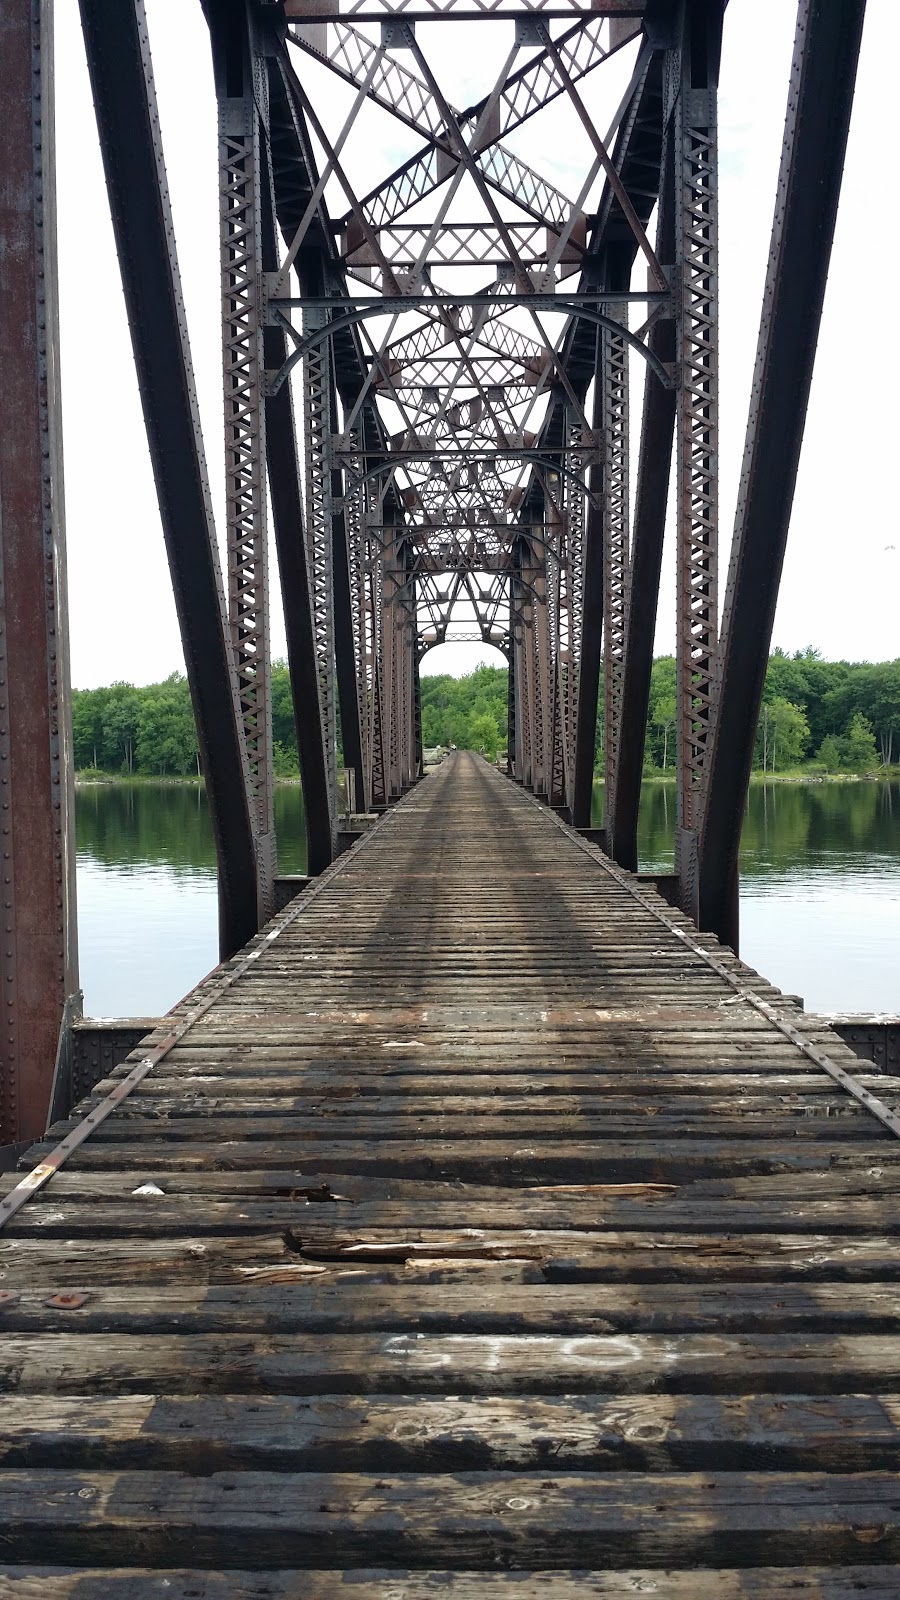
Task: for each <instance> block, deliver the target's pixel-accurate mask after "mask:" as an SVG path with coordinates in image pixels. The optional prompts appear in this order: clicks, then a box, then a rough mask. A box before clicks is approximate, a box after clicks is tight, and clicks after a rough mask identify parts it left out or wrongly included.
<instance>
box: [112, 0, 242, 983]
mask: <svg viewBox="0 0 900 1600" xmlns="http://www.w3.org/2000/svg"><path fill="white" fill-rule="evenodd" d="M80 4H81V21H82V28H83V31H84V39H85V46H86V50H87V60H88V70H89V73H90V79H91V88H92V90H93V96H94V107H95V110H96V113H97V125H98V128H99V132H100V147H101V151H102V155H103V166H104V171H105V173H106V186H107V190H108V192H109V202H110V211H111V213H112V223H113V231H114V233H115V238H116V247H117V250H118V256H119V266H120V268H121V272H122V284H123V288H124V292H125V306H126V310H127V313H128V322H129V326H130V328H131V340H132V347H133V350H134V359H135V366H136V368H137V377H138V386H139V389H140V394H141V403H142V406H143V411H144V422H145V426H146V429H147V441H148V444H149V448H150V459H151V463H152V466H153V475H154V478H155V481H156V491H157V495H158V497H159V507H160V515H161V519H162V528H163V536H164V538H165V543H166V551H167V554H168V558H169V570H170V572H171V575H172V587H173V590H174V595H175V606H176V610H177V612H178V622H179V626H180V629H181V642H182V646H183V649H184V658H185V665H186V668H187V677H188V683H189V685H190V690H191V700H192V702H193V706H194V716H195V719H196V723H197V737H198V741H199V745H200V753H201V759H202V762H203V772H204V776H205V779H206V790H207V795H208V799H209V810H210V817H211V820H212V826H213V834H214V838H215V843H216V856H217V861H218V872H219V948H220V951H221V953H222V955H223V956H228V955H231V954H233V953H234V951H235V950H238V949H240V947H241V946H242V945H244V944H246V942H247V940H248V939H249V938H251V937H252V935H253V934H254V933H255V932H256V930H257V928H258V927H259V923H260V919H261V916H262V915H263V910H264V907H263V903H262V900H261V896H260V875H259V870H258V864H257V851H256V838H257V829H256V826H255V809H256V808H255V801H254V796H253V793H252V790H251V785H250V774H249V766H248V762H247V755H246V751H245V749H244V743H243V734H242V727H241V719H240V713H239V704H238V694H237V682H236V676H235V670H234V663H233V660H232V656H231V652H230V650H229V647H228V643H227V638H226V622H225V601H224V593H223V589H222V576H221V571H220V568H219V560H218V553H217V548H216V539H215V529H214V526H213V516H212V506H211V503H210V497H209V484H208V480H207V474H206V462H205V458H204V452H203V440H202V437H201V434H200V420H199V414H198V410H197V397H196V391H195V387H194V375H193V368H192V365H191V355H190V347H189V344H188V336H187V325H186V322H185V315H184V304H183V299H182V293H181V280H180V275H179V271H178V260H177V256H176V253H175V236H174V231H173V227H172V217H171V210H170V206H169V196H168V185H167V181H166V171H165V164H164V161H163V153H162V143H161V140H160V130H159V119H158V116H157V109H156V94H155V89H154V83H153V67H152V63H151V59H150V45H149V40H148V37H147V22H146V17H145V13H144V4H143V0H80Z"/></svg>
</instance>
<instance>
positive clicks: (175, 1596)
mask: <svg viewBox="0 0 900 1600" xmlns="http://www.w3.org/2000/svg"><path fill="white" fill-rule="evenodd" d="M4 1581H6V1582H7V1583H8V1584H9V1585H10V1590H9V1600H112V1597H113V1596H115V1600H298V1576H297V1573H296V1572H261V1571H260V1572H247V1571H243V1572H237V1571H231V1572H211V1571H207V1570H205V1569H204V1570H200V1569H199V1568H197V1567H193V1568H189V1569H184V1568H182V1569H180V1570H178V1571H175V1570H174V1569H173V1568H166V1569H165V1570H164V1571H162V1570H160V1571H158V1572H148V1571H147V1570H146V1569H145V1570H143V1571H139V1570H137V1569H135V1568H128V1569H126V1568H123V1567H116V1568H109V1567H104V1568H102V1569H100V1568H96V1567H94V1568H90V1569H88V1568H84V1567H77V1568H74V1567H73V1568H69V1569H65V1568H60V1567H55V1568H53V1567H31V1568H26V1567H9V1566H0V1585H2V1584H3V1582H4ZM338 1585H339V1586H340V1589H339V1590H338V1589H337V1587H336V1586H338ZM3 1592H4V1591H3V1590H2V1588H0V1593H3ZM338 1592H340V1593H342V1594H343V1593H346V1595H347V1596H348V1597H350V1596H352V1600H481V1597H482V1596H483V1595H489V1596H493V1595H496V1596H497V1597H498V1600H634V1596H635V1595H636V1594H652V1595H654V1596H655V1600H785V1596H786V1595H790V1596H791V1600H848V1597H849V1596H851V1595H852V1596H857V1597H859V1600H896V1596H897V1595H898V1594H900V1567H894V1566H884V1567H871V1566H869V1567H862V1566H853V1567H849V1566H848V1567H842V1568H841V1569H840V1570H839V1571H836V1570H835V1569H834V1568H824V1567H822V1568H814V1567H803V1568H800V1567H757V1568H754V1569H746V1570H744V1571H737V1570H736V1569H734V1568H731V1569H730V1570H727V1571H722V1570H720V1571H718V1572H701V1571H699V1570H696V1569H693V1570H691V1571H690V1572H673V1571H671V1570H669V1571H665V1572H664V1571H661V1570H660V1569H659V1568H658V1567H654V1568H652V1569H651V1568H644V1569H642V1570H635V1569H630V1570H627V1571H622V1572H565V1571H560V1572H555V1571H553V1572H515V1571H510V1572H433V1573H429V1572H418V1573H416V1572H397V1571H395V1570H390V1571H388V1570H387V1569H381V1570H380V1571H376V1570H372V1569H371V1568H370V1569H366V1570H357V1571H352V1572H351V1571H344V1572H335V1571H333V1570H332V1571H327V1572H321V1571H320V1572H313V1571H304V1573H303V1576H302V1583H301V1586H300V1588H299V1593H301V1594H302V1597H303V1600H335V1597H336V1593H338Z"/></svg>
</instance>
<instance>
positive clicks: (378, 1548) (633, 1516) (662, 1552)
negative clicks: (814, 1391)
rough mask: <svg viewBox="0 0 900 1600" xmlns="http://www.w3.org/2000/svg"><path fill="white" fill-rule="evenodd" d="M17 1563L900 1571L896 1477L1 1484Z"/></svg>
mask: <svg viewBox="0 0 900 1600" xmlns="http://www.w3.org/2000/svg"><path fill="white" fill-rule="evenodd" d="M0 1526H2V1528H3V1530H4V1540H5V1558H6V1560H7V1561H9V1562H17V1563H22V1562H28V1561H35V1560H41V1561H45V1562H46V1561H51V1562H55V1561H67V1560H68V1561H71V1560H73V1559H75V1560H77V1561H79V1562H82V1563H84V1564H85V1565H87V1564H90V1563H91V1562H92V1561H93V1562H96V1561H97V1559H98V1558H100V1559H101V1560H103V1561H105V1562H106V1563H108V1564H117V1563H121V1562H128V1561H134V1560H135V1559H138V1560H142V1561H144V1562H146V1561H148V1560H149V1561H151V1562H154V1563H159V1562H161V1561H167V1562H169V1563H172V1564H178V1563H179V1562H184V1561H187V1560H191V1561H193V1562H194V1563H195V1564H196V1563H201V1564H215V1563H217V1562H219V1563H220V1561H221V1555H222V1552H223V1549H227V1550H228V1553H229V1556H230V1560H231V1562H232V1563H233V1564H234V1565H236V1566H242V1565H246V1566H249V1567H251V1568H252V1567H253V1566H254V1565H256V1566H259V1567H263V1568H266V1567H272V1566H273V1565H274V1566H276V1567H278V1566H280V1565H289V1566H295V1567H297V1568H303V1567H307V1566H310V1567H316V1566H320V1565H321V1564H322V1558H323V1557H326V1556H327V1557H331V1556H333V1555H334V1553H335V1552H336V1551H339V1552H340V1555H341V1558H342V1564H347V1563H353V1564H356V1563H359V1564H371V1565H384V1564H385V1563H389V1564H390V1565H391V1566H394V1567H398V1568H401V1569H402V1568H404V1567H406V1566H408V1565H412V1566H415V1567H422V1566H425V1567H426V1568H428V1567H431V1568H433V1567H435V1566H438V1565H440V1566H450V1567H451V1568H454V1567H455V1568H457V1569H462V1570H466V1569H467V1568H470V1567H471V1566H473V1565H475V1566H490V1565H492V1564H494V1563H497V1562H503V1563H504V1564H505V1563H507V1562H508V1561H509V1558H510V1555H511V1554H513V1553H514V1554H515V1558H516V1561H517V1563H519V1564H520V1565H521V1566H523V1567H525V1568H526V1569H527V1568H530V1567H545V1568H550V1569H553V1568H561V1569H562V1570H566V1569H568V1568H571V1567H572V1566H573V1565H576V1566H586V1567H590V1566H609V1567H613V1568H615V1567H627V1566H633V1565H634V1564H635V1561H636V1560H638V1561H640V1562H641V1563H642V1564H649V1565H651V1566H662V1567H665V1566H666V1565H669V1564H674V1565H683V1564H684V1563H685V1561H687V1562H696V1563H697V1564H700V1565H706V1566H709V1565H713V1566H721V1565H724V1564H725V1562H726V1561H730V1562H731V1563H732V1564H733V1563H734V1562H735V1561H737V1562H739V1563H741V1564H750V1563H752V1562H753V1561H757V1562H759V1563H760V1564H764V1563H765V1564H770V1565H771V1564H772V1563H773V1562H774V1563H775V1564H778V1563H784V1564H790V1563H793V1564H794V1565H798V1564H799V1565H803V1564H806V1563H809V1564H816V1563H822V1562H829V1561H831V1562H835V1561H837V1562H841V1561H843V1562H854V1561H856V1560H858V1558H859V1556H860V1555H861V1554H863V1553H864V1554H865V1555H867V1556H868V1557H870V1558H871V1557H872V1555H875V1554H877V1556H878V1557H879V1558H880V1559H881V1560H883V1561H885V1562H892V1563H894V1564H896V1563H897V1562H898V1560H900V1489H898V1484H897V1480H896V1478H895V1476H894V1475H893V1474H890V1473H860V1474H852V1475H844V1474H839V1473H817V1474H805V1473H775V1472H773V1473H756V1474H745V1473H722V1474H710V1473H702V1474H695V1473H663V1474H653V1473H647V1474H634V1473H632V1474H616V1473H594V1474H591V1475H590V1476H589V1477H588V1478H580V1477H578V1476H575V1475H571V1476H569V1475H564V1476H562V1477H558V1478H555V1477H553V1476H548V1475H546V1474H544V1475H542V1474H533V1475H527V1474H515V1475H514V1474H505V1473H503V1474H501V1473H484V1474H478V1473H456V1474H453V1475H452V1476H437V1477H429V1476H414V1477H410V1476H404V1477H397V1478H395V1477H385V1476H381V1477H375V1476H372V1477H365V1476H361V1475H358V1474H346V1475H340V1476H331V1475H323V1474H319V1473H304V1474H293V1473H263V1472H240V1473H235V1474H230V1473H225V1474H220V1473H214V1474H210V1475H209V1476H204V1477H188V1476H185V1475H183V1474H179V1473H161V1472H133V1473H132V1472H118V1473H91V1472H83V1473H69V1472H65V1471H62V1472H41V1471H23V1472H19V1473H5V1472H3V1473H0Z"/></svg>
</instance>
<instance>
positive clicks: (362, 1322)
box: [0, 1261, 900, 1334]
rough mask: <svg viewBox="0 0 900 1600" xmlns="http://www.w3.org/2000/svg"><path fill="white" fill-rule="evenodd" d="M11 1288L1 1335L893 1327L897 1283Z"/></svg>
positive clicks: (487, 1274)
mask: <svg viewBox="0 0 900 1600" xmlns="http://www.w3.org/2000/svg"><path fill="white" fill-rule="evenodd" d="M66 1281H67V1284H68V1285H69V1286H68V1287H67V1288H62V1287H57V1286H52V1287H48V1288H45V1289H35V1288H23V1289H21V1290H19V1291H16V1290H8V1289H7V1290H5V1291H3V1298H2V1299H0V1330H2V1332H5V1333H27V1332H46V1333H51V1332H61V1333H62V1332H70V1333H75V1332H80V1333H86V1332H91V1333H142V1334H163V1333H189V1334H195V1333H216V1332H222V1333H229V1332H230V1333H289V1332H290V1333H310V1334H330V1333H341V1332H344V1331H346V1329H347V1326H348V1323H349V1322H350V1321H351V1320H352V1324H353V1328H354V1330H355V1331H356V1332H357V1333H366V1332H374V1331H377V1330H390V1331H391V1332H402V1331H406V1332H408V1333H419V1332H422V1333H426V1332H428V1333H559V1332H561V1331H563V1330H564V1331H565V1332H566V1333H567V1334H581V1333H594V1334H603V1333H629V1334H630V1333H728V1332H731V1333H738V1332H743V1333H800V1332H802V1333H829V1332H831V1333H857V1334H860V1333H868V1334H874V1333H889V1334H894V1333H896V1331H897V1329H898V1328H900V1285H898V1284H891V1283H877V1282H871V1281H867V1282H864V1283H840V1284H832V1283H809V1282H806V1283H803V1284H802V1285H799V1284H794V1283H780V1284H779V1285H778V1287H777V1290H776V1291H774V1292H773V1288H772V1285H771V1283H741V1282H737V1283H728V1284H720V1283H717V1282H715V1281H713V1282H711V1283H690V1284H687V1285H681V1284H677V1283H660V1282H654V1283H652V1284H631V1283H615V1284H605V1283H603V1282H594V1283H590V1284H579V1283H565V1284H552V1283H547V1282H545V1281H544V1279H543V1277H542V1275H541V1273H540V1270H539V1269H537V1270H536V1269H535V1268H534V1267H533V1266H532V1265H531V1263H528V1262H524V1263H522V1262H520V1263H518V1264H517V1263H514V1262H505V1263H504V1262H502V1261H501V1262H490V1261H488V1262H473V1261H460V1262H456V1263H454V1262H419V1263H416V1262H412V1263H409V1264H406V1263H404V1264H403V1265H402V1266H399V1267H395V1268H391V1267H382V1268H380V1269H379V1268H372V1269H369V1270H363V1269H361V1268H359V1267H356V1266H354V1267H351V1268H349V1269H342V1268H340V1267H332V1268H330V1269H326V1268H320V1269H319V1270H312V1271H308V1272H306V1273H305V1274H304V1275H303V1276H302V1277H301V1278H300V1279H299V1280H298V1281H297V1282H296V1283H293V1284H285V1285H279V1284H277V1283H276V1284H271V1283H268V1282H267V1281H266V1278H265V1276H264V1274H263V1273H261V1274H260V1276H259V1277H256V1276H254V1275H253V1274H251V1275H250V1277H249V1281H248V1282H246V1283H244V1284H238V1285H234V1286H231V1287H228V1286H224V1287H211V1286H209V1285H203V1286H199V1285H196V1284H177V1283H176V1284H170V1285H168V1286H167V1287H165V1289H162V1288H160V1287H155V1288H154V1287H151V1288H147V1287H146V1286H145V1285H143V1284H141V1283H134V1284H129V1285H128V1286H127V1287H122V1288H118V1289H117V1288H115V1287H110V1286H106V1285H103V1286H98V1287H94V1288H90V1289H78V1290H77V1291H73V1289H72V1287H71V1280H70V1279H68V1280H66Z"/></svg>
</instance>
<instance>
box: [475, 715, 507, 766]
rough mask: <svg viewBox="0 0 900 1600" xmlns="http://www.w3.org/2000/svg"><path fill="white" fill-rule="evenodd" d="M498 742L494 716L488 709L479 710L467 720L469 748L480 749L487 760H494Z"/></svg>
mask: <svg viewBox="0 0 900 1600" xmlns="http://www.w3.org/2000/svg"><path fill="white" fill-rule="evenodd" d="M499 743H500V741H499V738H498V735H497V722H496V718H495V717H492V716H491V713H490V712H489V711H479V712H478V714H477V715H476V716H473V717H472V718H471V719H470V722H469V748H470V749H472V750H480V751H481V754H482V755H483V756H486V757H487V759H488V761H496V759H497V751H498V749H499Z"/></svg>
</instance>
